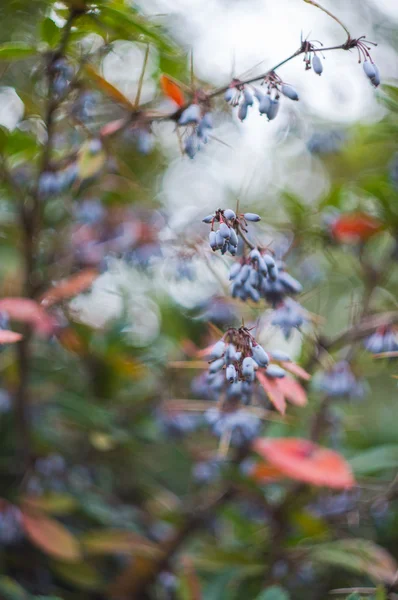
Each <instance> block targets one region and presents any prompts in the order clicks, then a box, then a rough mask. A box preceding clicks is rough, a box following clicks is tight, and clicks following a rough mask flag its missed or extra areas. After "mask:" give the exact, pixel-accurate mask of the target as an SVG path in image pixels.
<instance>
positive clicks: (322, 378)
mask: <svg viewBox="0 0 398 600" xmlns="http://www.w3.org/2000/svg"><path fill="white" fill-rule="evenodd" d="M314 385H315V387H316V388H317V389H319V390H321V391H323V392H324V393H325V394H326V395H327V396H329V397H332V398H336V397H341V398H344V397H345V398H362V397H363V396H364V394H365V387H364V384H363V382H362V381H361V380H359V379H358V378H357V377H356V376H355V375H354V373H353V372H352V370H351V367H350V365H349V363H348V362H347V361H346V360H341V361H339V362H337V363H336V364H334V365H333V367H332V368H331V369H329V370H328V371H324V372H323V373H321V374H319V375H318V376H317V377H316V378H315V380H314Z"/></svg>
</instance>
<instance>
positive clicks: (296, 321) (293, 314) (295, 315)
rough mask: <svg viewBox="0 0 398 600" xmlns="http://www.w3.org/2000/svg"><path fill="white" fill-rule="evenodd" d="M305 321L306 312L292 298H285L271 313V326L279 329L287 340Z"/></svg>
mask: <svg viewBox="0 0 398 600" xmlns="http://www.w3.org/2000/svg"><path fill="white" fill-rule="evenodd" d="M306 320H307V312H306V310H305V309H304V308H303V307H302V306H301V305H300V304H299V303H298V302H295V301H294V300H292V298H285V300H284V301H283V302H282V303H281V304H279V306H277V307H276V309H275V311H274V312H273V314H272V321H271V324H272V325H274V326H276V327H279V328H280V329H281V330H282V333H283V335H284V336H285V339H286V340H288V339H289V338H290V336H291V334H292V331H293V329H299V328H300V327H301V325H303V323H305V321H306Z"/></svg>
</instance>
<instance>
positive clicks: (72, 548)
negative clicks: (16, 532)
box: [22, 511, 81, 562]
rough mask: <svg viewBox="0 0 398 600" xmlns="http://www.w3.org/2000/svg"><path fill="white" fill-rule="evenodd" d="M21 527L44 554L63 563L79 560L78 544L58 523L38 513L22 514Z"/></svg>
mask: <svg viewBox="0 0 398 600" xmlns="http://www.w3.org/2000/svg"><path fill="white" fill-rule="evenodd" d="M22 527H23V529H24V531H25V533H26V535H27V537H28V538H29V539H30V541H31V542H32V543H33V544H34V545H35V546H37V547H38V548H40V550H42V551H43V552H45V553H46V554H49V555H50V556H52V557H53V558H58V559H60V560H64V561H71V562H76V561H78V560H79V559H80V558H81V551H80V545H79V542H78V541H77V540H76V538H75V537H74V536H73V535H72V534H71V533H70V531H68V530H67V529H66V527H64V526H63V525H61V524H60V523H58V521H55V520H54V519H51V518H49V517H47V516H45V515H42V514H41V513H39V512H37V513H36V512H35V513H33V512H32V513H30V512H29V513H28V512H25V511H23V512H22Z"/></svg>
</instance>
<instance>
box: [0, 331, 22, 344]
mask: <svg viewBox="0 0 398 600" xmlns="http://www.w3.org/2000/svg"><path fill="white" fill-rule="evenodd" d="M20 340H22V335H21V334H20V333H16V332H15V331H8V329H0V344H15V342H19V341H20Z"/></svg>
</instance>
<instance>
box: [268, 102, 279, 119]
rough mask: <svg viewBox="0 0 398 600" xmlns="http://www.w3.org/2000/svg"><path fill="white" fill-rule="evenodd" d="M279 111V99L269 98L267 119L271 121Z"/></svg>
mask: <svg viewBox="0 0 398 600" xmlns="http://www.w3.org/2000/svg"><path fill="white" fill-rule="evenodd" d="M278 111H279V100H276V99H275V100H271V105H270V107H269V109H268V113H267V115H268V121H273V120H274V119H275V117H276V115H277V114H278Z"/></svg>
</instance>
